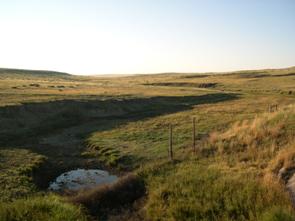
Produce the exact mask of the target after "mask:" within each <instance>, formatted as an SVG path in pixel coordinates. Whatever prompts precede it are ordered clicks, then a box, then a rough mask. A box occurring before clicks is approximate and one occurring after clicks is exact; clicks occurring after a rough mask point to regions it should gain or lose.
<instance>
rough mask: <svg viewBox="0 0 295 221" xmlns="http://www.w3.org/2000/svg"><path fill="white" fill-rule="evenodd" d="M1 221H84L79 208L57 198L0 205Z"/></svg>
mask: <svg viewBox="0 0 295 221" xmlns="http://www.w3.org/2000/svg"><path fill="white" fill-rule="evenodd" d="M0 220H1V221H41V220H42V221H86V220H87V217H86V215H84V214H83V211H82V210H81V208H80V207H78V206H74V205H71V204H69V203H66V202H63V201H62V200H61V198H59V197H57V196H53V195H50V196H46V197H45V196H44V197H41V196H39V197H33V198H28V199H19V200H16V201H14V202H11V203H0Z"/></svg>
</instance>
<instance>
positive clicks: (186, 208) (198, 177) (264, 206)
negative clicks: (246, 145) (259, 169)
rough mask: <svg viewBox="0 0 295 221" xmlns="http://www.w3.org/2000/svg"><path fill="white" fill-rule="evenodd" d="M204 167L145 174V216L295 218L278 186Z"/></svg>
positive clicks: (213, 220)
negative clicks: (146, 189)
mask: <svg viewBox="0 0 295 221" xmlns="http://www.w3.org/2000/svg"><path fill="white" fill-rule="evenodd" d="M206 164H207V163H204V162H202V161H198V160H188V161H187V162H181V163H178V164H176V165H173V164H170V165H168V166H167V165H166V166H164V167H163V168H159V167H157V168H154V169H153V170H151V169H149V170H148V172H147V171H146V172H147V173H145V176H147V178H146V179H147V180H148V181H147V182H148V191H149V196H148V200H147V205H146V209H147V214H148V217H149V218H150V219H151V220H208V221H209V220H210V221H225V220H237V221H240V220H253V221H254V220H293V219H294V218H295V216H294V214H293V210H292V207H291V205H290V200H289V198H288V195H287V194H286V193H284V192H283V191H282V189H281V187H280V185H279V184H278V183H271V184H269V183H268V184H263V183H262V182H261V181H259V178H258V177H257V174H253V173H243V171H240V172H238V173H236V174H233V173H226V172H220V171H219V170H216V169H212V168H211V169H210V168H208V167H207V166H206ZM275 216H279V217H281V218H280V219H275ZM266 217H268V218H271V219H268V218H266Z"/></svg>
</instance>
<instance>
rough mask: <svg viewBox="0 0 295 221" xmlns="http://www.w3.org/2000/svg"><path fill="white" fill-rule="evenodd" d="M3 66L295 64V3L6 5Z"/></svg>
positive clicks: (74, 0)
mask: <svg viewBox="0 0 295 221" xmlns="http://www.w3.org/2000/svg"><path fill="white" fill-rule="evenodd" d="M0 28H1V29H0V67H9V68H28V69H48V70H58V71H66V72H70V73H75V74H108V73H113V74H114V73H122V74H126V73H158V72H170V71H173V72H204V71H230V70H238V69H258V68H278V67H288V66H294V65H295V0H276V1H275V0H202V1H201V0H96V1H95V0H50V1H49V0H48V1H45V0H43V1H38V0H35V1H34V0H18V1H17V0H6V1H4V0H0Z"/></svg>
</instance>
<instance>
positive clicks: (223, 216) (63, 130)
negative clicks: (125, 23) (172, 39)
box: [0, 69, 295, 221]
mask: <svg viewBox="0 0 295 221" xmlns="http://www.w3.org/2000/svg"><path fill="white" fill-rule="evenodd" d="M293 71H294V69H290V70H263V71H260V72H255V71H252V72H237V73H229V74H206V75H198V74H162V75H154V76H150V75H144V76H132V77H118V78H96V77H73V76H66V77H64V76H62V77H58V76H55V77H47V75H42V77H38V75H30V76H27V77H26V76H25V75H26V73H25V72H21V73H17V74H16V75H10V74H9V73H7V74H5V75H3V76H0V89H1V90H0V95H1V96H0V106H1V108H0V144H2V146H3V147H4V146H5V148H2V149H1V151H0V170H1V174H0V177H1V180H0V187H1V189H0V195H1V201H5V202H9V203H8V204H7V203H1V208H2V210H1V214H6V218H5V219H6V220H7V221H8V220H21V218H20V217H22V216H24V217H26V214H28V219H32V220H34V217H33V216H36V217H37V218H38V217H42V220H52V219H53V218H52V217H54V218H55V219H56V220H59V218H60V217H61V218H60V219H62V220H83V219H87V220H91V221H92V220H101V218H103V220H110V221H113V220H116V221H117V220H120V221H121V220H131V221H135V220H141V221H142V220H147V221H150V220H171V221H172V220H175V221H176V220H177V221H178V220H203V221H205V220H214V221H217V220H220V221H224V220H245V221H246V220H251V221H254V220H257V221H258V220H259V221H260V220H262V221H267V220H268V221H274V220H276V221H286V220H287V221H288V220H294V211H293V209H292V206H291V202H290V198H289V195H288V192H287V191H285V187H284V184H285V181H286V180H287V179H288V178H290V176H291V175H293V173H294V170H293V168H294V166H295V163H294V162H295V161H294V158H295V157H294V156H295V154H294V139H293V138H294V129H295V128H294V123H295V118H294V116H295V114H294V108H293V109H292V106H290V104H292V103H294V101H295V100H294V98H295V97H294V93H293V91H295V88H294V80H295V75H294V74H292V73H293ZM273 104H277V105H278V110H275V112H272V113H268V110H269V105H273ZM2 106H5V107H2ZM193 118H196V129H197V136H196V137H197V150H198V151H197V154H195V155H193V154H192V152H191V150H192V119H193ZM170 124H172V126H173V150H174V157H175V162H174V163H170V162H169V161H168V157H167V148H168V138H169V133H168V128H169V125H170ZM15 146H17V147H18V148H12V147H15ZM45 158H46V165H45V166H41V167H40V165H42V164H43V162H44V160H45ZM76 168H89V169H90V168H103V169H109V170H110V171H111V172H114V173H116V175H119V176H121V175H122V176H123V175H125V174H126V172H132V173H134V174H136V178H134V179H133V178H128V179H126V180H124V179H123V180H121V181H120V182H119V183H116V184H114V185H111V186H107V187H103V188H101V187H99V188H95V189H94V190H91V191H87V192H82V193H80V194H78V195H75V196H73V195H72V196H71V197H69V198H67V197H68V196H59V197H56V196H52V195H51V194H49V193H47V192H46V191H44V190H45V188H46V187H47V186H46V185H47V184H48V182H49V181H50V180H52V179H53V178H54V177H56V176H57V175H59V174H60V173H63V172H66V171H68V170H71V169H76ZM282 168H283V169H284V171H285V172H284V173H281V172H280V171H283V170H282ZM36 169H41V172H40V171H38V173H35V170H36ZM49 173H50V176H48V175H49ZM36 174H37V175H38V178H39V179H37V180H39V181H40V179H41V180H44V179H45V178H46V181H44V188H43V192H42V191H41V190H40V189H38V188H37V186H36V185H35V184H34V182H33V181H34V180H33V177H34V176H33V175H36ZM279 174H280V177H281V178H282V179H281V180H280V179H279V177H278V175H279ZM48 177H50V179H48ZM135 190H138V192H137V191H135ZM40 195H42V196H40ZM114 200H115V202H113V201H114ZM38 205H40V206H41V207H42V208H40V207H38ZM80 206H81V207H83V209H82V210H81V207H80ZM61 210H65V211H66V212H65V214H67V216H62V214H61V213H60V211H61ZM11 211H12V212H11ZM15 211H16V212H15ZM17 211H19V212H17ZM73 211H76V213H74V212H73ZM7 214H10V215H7ZM48 214H52V216H49V215H48ZM85 214H91V215H92V217H85ZM1 218H2V217H1ZM3 219H4V218H3ZM5 219H4V220H5ZM40 219H41V218H40ZM6 220H5V221H6Z"/></svg>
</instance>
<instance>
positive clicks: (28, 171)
mask: <svg viewBox="0 0 295 221" xmlns="http://www.w3.org/2000/svg"><path fill="white" fill-rule="evenodd" d="M0 159H1V161H0V170H1V173H0V189H1V191H0V192H1V194H0V202H1V201H11V200H14V199H17V198H21V197H24V196H28V195H32V194H33V193H36V192H37V188H36V186H35V185H34V183H33V174H34V172H35V171H36V170H37V169H38V167H39V166H40V165H42V163H43V162H44V160H45V158H44V157H43V156H41V155H38V154H35V153H32V152H31V151H29V150H24V149H9V148H7V149H0Z"/></svg>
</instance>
